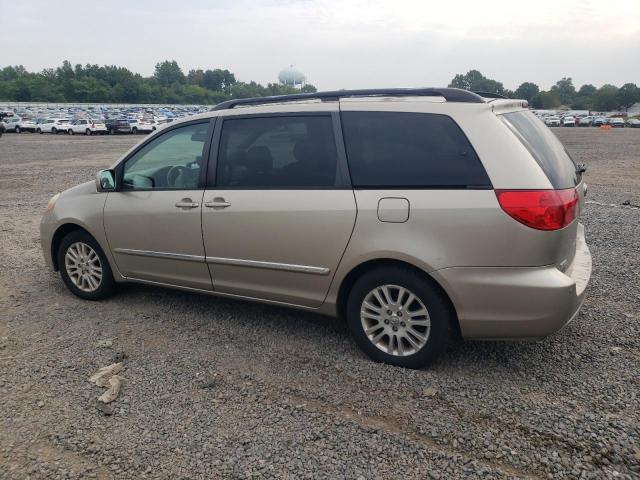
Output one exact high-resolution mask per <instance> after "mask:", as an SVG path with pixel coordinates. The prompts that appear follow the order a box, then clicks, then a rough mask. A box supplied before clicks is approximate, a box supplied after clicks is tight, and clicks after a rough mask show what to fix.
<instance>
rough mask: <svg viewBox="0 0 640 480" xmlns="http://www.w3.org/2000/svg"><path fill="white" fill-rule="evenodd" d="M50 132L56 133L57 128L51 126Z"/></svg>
mask: <svg viewBox="0 0 640 480" xmlns="http://www.w3.org/2000/svg"><path fill="white" fill-rule="evenodd" d="M51 133H53V134H54V135H55V134H57V133H58V129H57V128H56V127H52V128H51Z"/></svg>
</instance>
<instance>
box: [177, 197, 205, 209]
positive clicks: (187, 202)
mask: <svg viewBox="0 0 640 480" xmlns="http://www.w3.org/2000/svg"><path fill="white" fill-rule="evenodd" d="M199 206H200V204H199V203H198V202H192V201H191V199H190V198H183V199H182V200H180V201H179V202H178V203H176V207H178V208H198V207H199Z"/></svg>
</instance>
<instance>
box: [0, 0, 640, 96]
mask: <svg viewBox="0 0 640 480" xmlns="http://www.w3.org/2000/svg"><path fill="white" fill-rule="evenodd" d="M0 29H1V31H2V37H3V39H4V41H3V46H2V48H1V49H0V67H3V66H6V65H24V66H25V67H26V68H27V69H28V70H30V71H34V70H35V71H39V70H41V69H43V68H51V67H56V66H58V65H60V64H61V63H62V61H63V60H65V59H66V60H69V61H70V62H71V63H72V64H74V65H75V64H77V63H81V64H86V63H91V64H96V63H97V64H100V65H103V64H109V65H119V66H124V67H127V68H129V69H131V70H132V71H135V72H138V73H141V74H142V75H145V76H148V75H151V74H152V73H153V69H154V65H155V64H156V63H157V62H159V61H162V60H176V61H177V62H178V63H179V64H180V66H181V67H182V69H183V71H184V72H185V73H187V72H188V70H190V69H192V68H202V69H207V68H227V69H229V70H231V71H232V72H233V73H235V74H236V78H237V79H239V80H242V81H247V82H248V81H251V80H255V81H257V82H260V83H267V82H275V81H277V76H278V72H279V71H280V70H281V69H283V68H285V67H287V66H289V65H291V64H293V65H295V66H296V68H298V69H300V70H301V71H302V72H304V73H305V74H306V76H307V81H308V82H309V83H312V84H314V85H315V86H316V87H318V88H319V89H321V90H332V89H339V88H375V87H420V86H423V87H438V86H446V85H447V84H448V83H449V82H450V81H451V79H452V78H453V76H454V75H455V74H457V73H465V72H467V71H468V70H471V69H477V70H480V71H481V72H482V73H483V74H484V75H485V76H487V77H489V78H493V79H495V80H498V81H500V82H502V83H503V84H504V86H505V87H506V88H510V89H515V88H517V87H518V85H520V84H521V83H522V82H525V81H532V82H534V83H537V84H538V85H539V86H540V87H541V88H543V89H548V88H549V87H550V86H551V85H553V84H554V83H555V82H556V81H557V80H559V79H560V78H562V77H572V78H573V81H574V84H575V85H576V86H577V87H579V86H580V85H582V84H584V83H592V84H594V85H595V86H597V87H599V86H601V85H603V84H605V83H611V84H614V85H618V86H620V85H622V84H624V83H627V82H633V83H636V84H640V0H615V1H612V0H529V1H522V0H484V1H482V2H480V1H478V0H454V1H443V0H437V1H432V0H406V1H405V0H387V1H383V0H366V1H361V0H353V1H352V0H253V1H250V0H226V1H218V0H209V1H204V0H193V1H190V0H172V1H171V0H154V1H149V0H136V1H134V2H126V1H111V2H91V1H75V0H67V1H65V2H57V1H51V0H46V1H42V0H29V1H27V2H15V1H9V0H0Z"/></svg>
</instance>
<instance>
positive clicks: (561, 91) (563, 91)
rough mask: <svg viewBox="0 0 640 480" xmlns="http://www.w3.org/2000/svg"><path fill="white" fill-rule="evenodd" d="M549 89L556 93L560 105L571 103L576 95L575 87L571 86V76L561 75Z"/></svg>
mask: <svg viewBox="0 0 640 480" xmlns="http://www.w3.org/2000/svg"><path fill="white" fill-rule="evenodd" d="M551 90H552V91H555V92H557V93H558V96H559V98H560V103H561V104H562V105H571V103H572V102H573V100H574V98H575V96H576V88H575V87H574V86H573V80H571V77H563V78H562V80H558V81H557V82H556V84H555V85H554V86H553V87H551Z"/></svg>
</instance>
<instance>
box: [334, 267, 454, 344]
mask: <svg viewBox="0 0 640 480" xmlns="http://www.w3.org/2000/svg"><path fill="white" fill-rule="evenodd" d="M385 266H396V267H403V268H406V269H409V270H413V271H414V272H417V273H418V274H420V275H421V276H422V277H424V279H425V280H426V281H428V282H429V283H430V284H431V285H433V286H434V287H435V288H437V289H438V290H439V291H440V293H441V294H442V296H443V298H445V299H446V302H447V304H448V305H449V308H450V309H451V312H452V313H453V318H454V319H455V320H454V322H453V325H451V329H452V331H453V334H454V336H455V337H456V338H458V339H459V338H462V332H461V330H460V322H459V321H458V314H457V313H456V309H455V307H454V306H453V302H452V301H451V299H450V298H449V295H447V292H446V291H445V290H444V288H442V287H441V286H440V284H439V283H438V282H437V281H436V280H435V279H434V278H433V277H432V276H431V275H429V274H428V273H427V272H425V271H424V270H421V269H420V268H418V267H416V266H414V265H411V264H410V263H407V262H403V261H401V260H394V259H390V258H388V259H385V258H381V259H376V260H369V261H367V262H364V263H361V264H360V265H358V266H357V267H355V268H354V269H353V270H351V271H350V272H349V273H348V274H347V276H346V277H344V279H343V280H342V284H341V285H340V289H339V290H338V299H337V304H336V307H337V311H338V316H339V317H340V318H343V319H344V318H346V310H347V299H348V298H349V292H350V291H351V288H352V287H353V285H354V284H355V282H356V280H357V279H358V278H360V277H361V276H362V275H363V274H364V273H365V272H368V271H369V270H372V269H374V268H379V267H385Z"/></svg>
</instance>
